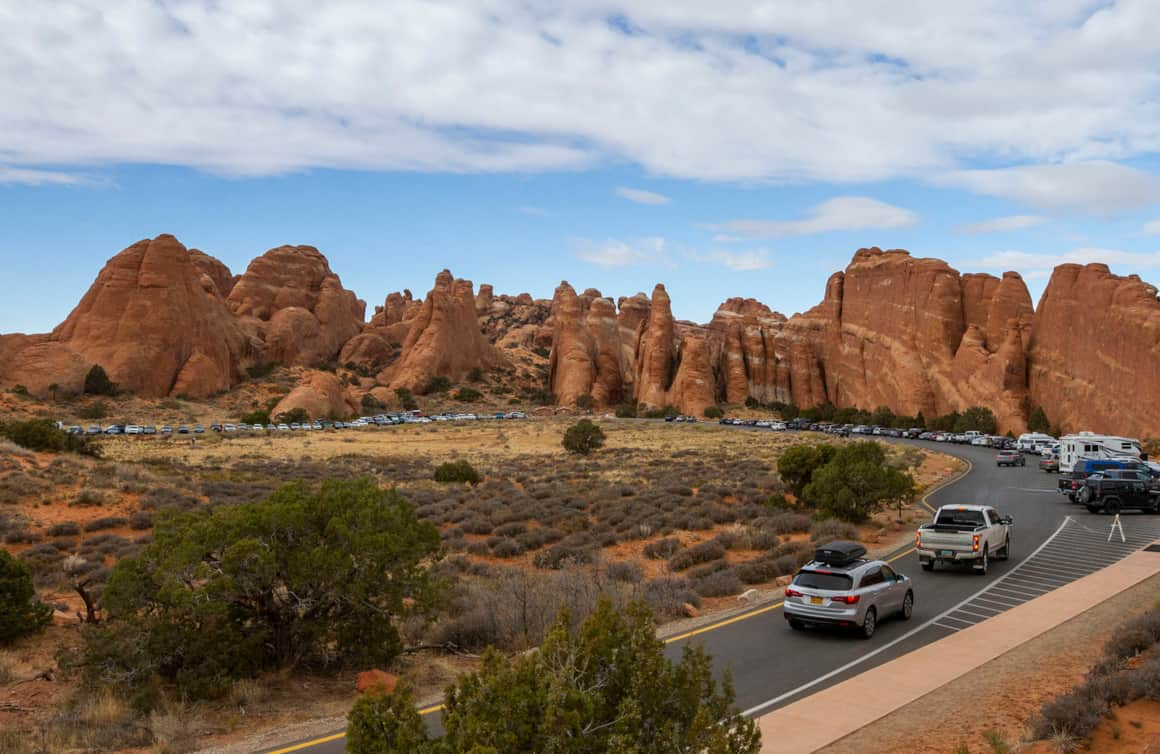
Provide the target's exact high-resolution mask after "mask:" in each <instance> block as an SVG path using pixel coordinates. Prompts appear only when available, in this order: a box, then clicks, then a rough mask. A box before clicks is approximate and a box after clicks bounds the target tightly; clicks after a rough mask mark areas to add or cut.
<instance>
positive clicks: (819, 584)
mask: <svg viewBox="0 0 1160 754" xmlns="http://www.w3.org/2000/svg"><path fill="white" fill-rule="evenodd" d="M793 583H794V584H795V585H796V586H804V587H806V588H808V589H825V590H828V591H831V592H848V591H850V589H851V587H853V586H854V580H853V579H852V578H850V577H849V576H847V575H846V574H844V573H829V572H822V571H802V572H801V573H799V574H798V575H797V576H796V577H794V580H793Z"/></svg>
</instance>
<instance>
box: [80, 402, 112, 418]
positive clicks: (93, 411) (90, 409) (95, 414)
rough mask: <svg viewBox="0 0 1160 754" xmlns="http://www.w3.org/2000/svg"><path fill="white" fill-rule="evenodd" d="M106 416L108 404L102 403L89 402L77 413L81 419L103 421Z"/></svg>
mask: <svg viewBox="0 0 1160 754" xmlns="http://www.w3.org/2000/svg"><path fill="white" fill-rule="evenodd" d="M108 415H109V404H107V403H105V402H104V401H91V402H90V403H86V404H85V405H83V406H81V407H80V409H79V410H78V411H77V416H78V417H79V418H81V419H104V418H105V417H106V416H108Z"/></svg>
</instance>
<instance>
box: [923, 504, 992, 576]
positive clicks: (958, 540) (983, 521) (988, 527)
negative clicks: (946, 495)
mask: <svg viewBox="0 0 1160 754" xmlns="http://www.w3.org/2000/svg"><path fill="white" fill-rule="evenodd" d="M1014 523H1015V521H1014V520H1013V519H1012V518H1011V517H1010V516H1001V515H999V512H998V511H996V510H995V509H994V508H989V507H987V506H985V505H944V506H943V507H941V508H939V509H938V512H936V513H935V514H934V520H933V521H931V522H930V523H929V524H923V525H922V526H920V527H918V531H917V532H915V535H914V549H915V550H916V551H918V561H919V563H920V564H921V565H922V570H924V571H932V570H934V566H935V564H936V563H949V564H964V565H966V564H969V565H971V566H972V567H973V568H974V569H975V573H978V574H985V573H986V572H987V566H988V565H989V564H990V560H991V558H995V559H997V560H1006V559H1007V558H1009V557H1011V525H1012V524H1014Z"/></svg>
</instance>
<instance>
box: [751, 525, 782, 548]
mask: <svg viewBox="0 0 1160 754" xmlns="http://www.w3.org/2000/svg"><path fill="white" fill-rule="evenodd" d="M779 544H781V537H779V536H777V533H776V532H772V531H768V530H766V529H758V530H757V531H751V532H750V534H749V546H750V549H753V550H772V549H773V548H775V547H777V546H778V545H779Z"/></svg>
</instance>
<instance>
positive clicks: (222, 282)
mask: <svg viewBox="0 0 1160 754" xmlns="http://www.w3.org/2000/svg"><path fill="white" fill-rule="evenodd" d="M189 256H190V258H191V259H192V260H193V263H194V265H195V266H196V267H197V269H199V270H200V271H201V273H202V274H203V275H205V276H206V277H208V278H209V279H210V281H211V282H213V284H214V287H215V288H216V289H217V292H218V295H219V296H221V297H222V298H225V297H226V296H228V295H230V291H232V290H233V289H234V284H235V283H237V282H238V276H237V275H235V274H233V273H232V272H230V268H229V267H226V266H225V264H224V263H223V262H222V261H221V260H219V259H217V258H215V257H211V256H210V255H209V254H206V253H205V252H204V251H202V250H201V249H190V250H189Z"/></svg>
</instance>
